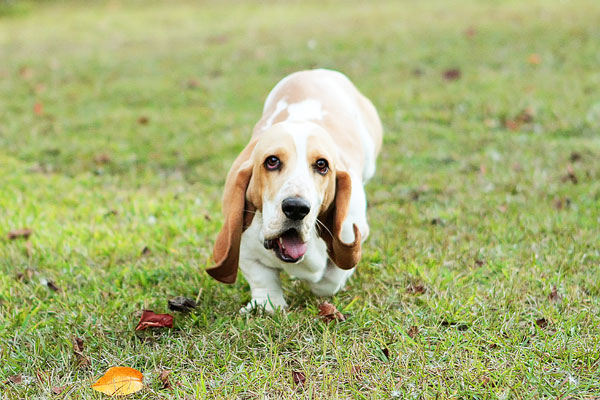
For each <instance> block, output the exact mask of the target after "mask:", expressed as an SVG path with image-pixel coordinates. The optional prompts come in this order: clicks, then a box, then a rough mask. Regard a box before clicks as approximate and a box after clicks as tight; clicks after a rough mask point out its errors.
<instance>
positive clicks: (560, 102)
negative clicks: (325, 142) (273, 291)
mask: <svg viewBox="0 0 600 400" xmlns="http://www.w3.org/2000/svg"><path fill="white" fill-rule="evenodd" d="M0 9H1V10H2V12H0V55H1V60H2V62H0V175H1V179H0V233H1V237H0V382H4V381H6V380H7V379H8V377H9V376H13V375H16V374H21V375H22V377H23V382H22V383H21V384H11V383H5V384H4V385H3V388H2V389H3V395H2V396H4V398H7V399H29V398H31V399H33V398H49V397H52V398H78V399H80V398H82V399H88V398H89V399H94V398H98V399H99V398H102V397H103V396H104V395H102V394H99V393H96V392H94V391H92V389H91V388H90V386H91V384H92V383H93V382H94V381H95V380H96V379H97V378H98V377H99V376H100V375H102V374H103V373H104V371H105V370H106V369H107V368H109V367H111V366H115V365H125V366H130V367H134V368H137V369H139V370H140V371H142V372H143V373H144V374H145V383H146V385H147V388H146V389H144V390H143V391H142V392H140V393H138V394H136V395H133V396H132V398H165V399H167V398H169V399H171V398H172V399H184V398H292V397H306V398H314V399H319V398H322V399H330V398H457V399H458V398H461V399H462V398H477V399H483V398H505V399H508V398H511V399H538V398H561V399H565V398H577V399H591V398H598V396H599V395H600V380H599V373H598V369H599V367H600V341H599V337H600V326H599V323H600V317H599V315H600V268H599V266H600V253H599V252H600V250H599V249H600V239H599V238H600V229H599V224H600V135H599V132H600V97H599V93H600V75H598V66H599V64H600V58H599V53H598V38H599V37H600V25H598V19H599V17H600V3H598V2H597V1H593V0H589V1H586V0H572V1H569V2H561V1H548V0H532V1H529V2H519V1H516V0H515V1H504V2H502V3H500V2H496V1H479V2H472V1H466V0H459V1H456V2H452V3H451V4H450V3H448V2H445V1H442V0H431V1H423V2H411V1H391V0H390V1H380V2H377V3H371V2H358V1H351V2H348V1H346V2H341V1H325V2H322V1H312V0H311V1H303V2H275V1H267V2H244V3H242V2H230V1H228V2H216V1H214V2H213V1H207V2H202V3H192V2H189V3H188V2H177V3H176V4H174V3H170V2H169V3H166V2H164V3H163V2H144V3H143V4H142V3H140V2H121V1H110V2H106V3H103V2H102V3H101V2H93V3H91V2H90V3H69V2H66V3H65V2H56V3H55V2H40V3H16V2H7V3H4V4H2V3H0ZM317 66H318V67H327V68H334V69H338V70H341V71H343V72H345V73H346V74H347V75H348V76H350V78H351V79H353V80H354V82H355V83H356V84H357V86H358V87H359V88H360V89H361V90H362V91H363V92H364V93H365V94H366V95H367V96H368V97H370V98H371V99H372V100H373V101H374V103H375V104H376V106H377V108H378V110H379V111H380V114H381V117H382V120H383V121H384V125H385V135H386V136H385V146H384V150H383V153H382V154H381V156H380V159H379V166H378V173H377V175H376V178H375V179H374V180H373V181H372V182H371V183H370V185H369V186H368V196H369V201H370V209H369V217H370V224H371V232H372V234H371V236H370V238H369V241H368V243H367V244H366V247H365V250H364V255H363V260H362V261H361V263H360V265H359V267H358V271H357V273H356V274H355V276H354V278H353V279H352V281H351V282H350V283H349V285H348V286H347V288H346V290H344V291H342V292H341V293H339V294H337V295H336V296H335V297H333V298H332V299H330V301H332V302H333V303H335V304H336V305H337V306H338V308H340V309H341V310H343V312H344V313H345V314H346V315H347V317H348V318H347V320H346V321H345V322H340V323H331V324H325V323H324V322H322V321H320V320H319V319H317V318H316V314H317V306H318V304H319V302H320V301H322V299H319V298H315V297H314V296H313V295H312V294H311V293H310V292H309V290H308V289H307V288H306V286H305V285H304V284H302V283H301V282H297V281H291V280H290V279H288V278H285V281H284V282H285V292H286V297H287V299H288V302H289V303H290V308H289V311H287V312H285V313H279V314H276V315H273V316H261V315H253V316H252V315H251V316H246V315H240V314H238V313H237V311H238V309H239V308H240V307H241V306H243V305H244V304H245V303H246V302H247V301H248V300H249V295H250V294H249V290H248V285H247V283H246V282H245V281H244V280H243V279H238V282H237V283H236V284H235V285H232V286H227V285H223V284H219V283H217V282H216V281H213V280H211V279H210V277H209V276H208V275H207V274H206V273H204V272H203V270H204V269H205V268H206V267H208V266H210V265H211V264H210V262H211V261H210V253H211V246H212V242H213V239H214V238H215V235H216V233H217V231H218V229H219V228H220V226H221V218H220V210H219V208H220V207H219V200H220V196H221V190H222V186H223V182H224V179H225V175H226V172H227V170H228V168H229V165H230V163H231V162H232V161H233V159H234V157H235V156H236V154H237V153H238V152H239V151H240V150H241V149H242V148H243V147H244V145H245V143H246V142H247V140H248V137H249V135H250V132H251V129H252V126H253V124H254V123H255V122H256V121H257V120H258V118H259V114H260V110H261V108H262V102H263V101H264V98H265V96H266V94H267V93H268V91H269V90H270V89H271V87H272V86H273V85H274V84H275V83H276V82H277V81H278V80H279V79H281V78H282V77H283V76H285V75H286V74H288V73H289V72H291V71H294V70H299V69H304V68H312V67H317ZM452 68H455V69H459V70H460V72H461V76H460V79H457V80H447V79H444V77H443V73H444V71H445V70H448V69H452ZM36 104H38V105H36ZM23 227H29V228H31V229H33V234H32V236H31V237H30V238H29V240H24V239H17V240H8V239H6V235H7V234H8V232H9V231H11V230H14V229H18V228H23ZM146 246H147V247H148V248H149V249H150V250H151V253H150V254H146V255H141V254H140V253H141V251H142V249H143V248H144V247H146ZM27 269H30V270H32V272H30V275H31V276H28V274H27V273H26V271H27ZM23 272H25V276H21V277H20V278H19V274H20V273H21V274H22V273H23ZM49 280H50V281H53V282H54V283H55V284H56V285H57V286H58V287H59V288H60V289H61V291H54V290H52V289H51V288H49V287H48V285H47V284H46V282H47V281H49ZM553 293H554V294H553ZM178 295H182V296H187V297H191V298H197V299H198V302H199V307H198V308H196V309H195V310H194V311H192V312H191V313H189V314H176V315H175V327H174V329H172V330H155V331H148V332H146V331H144V332H135V331H134V328H135V326H136V324H137V322H138V318H139V316H138V314H137V313H138V312H139V311H140V310H142V309H153V310H154V311H156V312H167V311H168V310H167V300H168V299H170V298H172V297H174V296H178ZM414 327H416V328H414ZM409 333H410V334H409ZM74 336H77V337H81V338H83V339H84V340H85V349H84V356H85V357H87V359H88V360H89V365H88V366H87V367H82V366H81V365H78V364H77V357H76V356H75V355H74V354H73V344H72V338H73V337H74ZM163 370H170V371H172V375H171V381H172V382H173V383H175V382H179V384H177V385H174V388H173V390H163V389H161V384H160V382H159V380H158V375H159V373H160V372H161V371H163ZM292 371H299V372H302V373H303V374H305V376H306V381H305V383H304V385H296V384H295V383H294V381H293V378H292ZM58 386H66V388H65V389H64V391H63V392H62V393H61V394H60V395H54V394H52V388H53V387H58Z"/></svg>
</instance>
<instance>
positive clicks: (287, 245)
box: [264, 229, 307, 263]
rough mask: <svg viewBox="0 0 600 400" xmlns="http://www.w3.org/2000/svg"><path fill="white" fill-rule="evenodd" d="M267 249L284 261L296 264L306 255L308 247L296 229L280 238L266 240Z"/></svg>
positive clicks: (288, 231)
mask: <svg viewBox="0 0 600 400" xmlns="http://www.w3.org/2000/svg"><path fill="white" fill-rule="evenodd" d="M264 246H265V248H266V249H272V250H273V251H274V252H275V255H276V256H277V257H279V258H280V259H281V260H282V261H285V262H289V263H295V262H297V261H298V260H300V259H301V258H302V256H304V254H305V253H306V248H307V245H306V243H304V242H303V241H302V239H301V238H300V235H299V234H298V232H297V231H296V230H295V229H289V230H287V231H285V232H284V233H283V234H282V235H281V236H280V237H278V238H275V239H268V240H265V242H264Z"/></svg>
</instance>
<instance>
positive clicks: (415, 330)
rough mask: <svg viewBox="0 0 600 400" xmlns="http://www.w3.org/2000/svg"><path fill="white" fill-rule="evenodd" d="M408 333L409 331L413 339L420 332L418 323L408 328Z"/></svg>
mask: <svg viewBox="0 0 600 400" xmlns="http://www.w3.org/2000/svg"><path fill="white" fill-rule="evenodd" d="M407 333H408V336H410V337H411V339H414V338H415V337H417V335H418V334H419V327H418V326H416V325H413V326H411V327H410V329H409V330H408V332H407Z"/></svg>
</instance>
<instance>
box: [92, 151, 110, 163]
mask: <svg viewBox="0 0 600 400" xmlns="http://www.w3.org/2000/svg"><path fill="white" fill-rule="evenodd" d="M110 160H111V158H110V154H106V153H100V154H98V155H96V156H95V157H94V162H95V163H96V164H108V163H109V162H110Z"/></svg>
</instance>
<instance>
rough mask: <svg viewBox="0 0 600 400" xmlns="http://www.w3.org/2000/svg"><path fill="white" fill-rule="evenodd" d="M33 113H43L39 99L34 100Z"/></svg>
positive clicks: (42, 106)
mask: <svg viewBox="0 0 600 400" xmlns="http://www.w3.org/2000/svg"><path fill="white" fill-rule="evenodd" d="M33 113H34V114H35V115H42V114H43V113H44V105H43V104H42V103H40V102H39V101H37V102H35V104H34V105H33Z"/></svg>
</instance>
